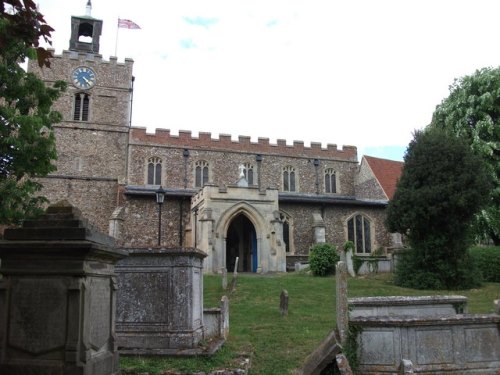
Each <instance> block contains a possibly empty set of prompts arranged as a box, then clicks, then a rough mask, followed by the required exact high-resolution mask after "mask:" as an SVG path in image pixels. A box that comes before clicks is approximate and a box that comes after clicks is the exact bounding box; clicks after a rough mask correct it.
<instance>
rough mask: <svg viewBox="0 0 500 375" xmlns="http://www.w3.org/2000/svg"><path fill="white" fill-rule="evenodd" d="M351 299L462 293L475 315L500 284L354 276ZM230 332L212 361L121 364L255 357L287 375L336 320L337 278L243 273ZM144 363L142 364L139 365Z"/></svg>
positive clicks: (217, 289) (143, 366) (258, 364)
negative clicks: (444, 284)
mask: <svg viewBox="0 0 500 375" xmlns="http://www.w3.org/2000/svg"><path fill="white" fill-rule="evenodd" d="M204 283H205V307H212V306H217V305H218V301H219V300H220V297H221V296H222V295H223V294H224V291H223V290H222V288H221V278H220V276H215V275H207V276H205V278H204ZM282 289H286V290H287V291H288V295H289V315H288V316H285V317H282V316H281V315H280V313H279V296H280V293H281V290H282ZM348 289H349V297H360V296H383V295H436V294H458V295H464V296H467V297H468V299H469V312H470V313H491V312H493V300H494V299H500V284H498V283H486V284H485V285H484V286H483V287H482V288H481V289H475V290H470V291H453V292H448V291H417V290H411V289H404V288H400V287H397V286H394V285H393V284H392V283H391V282H390V278H389V275H387V274H386V275H382V274H380V275H375V276H369V277H364V278H351V279H349V282H348ZM229 320H230V336H229V340H228V341H227V343H226V345H225V347H224V348H223V349H222V351H221V352H219V353H218V354H216V355H215V356H213V357H212V358H209V359H203V358H194V359H188V360H176V359H153V360H149V359H122V360H121V363H122V367H124V368H134V369H135V370H141V371H155V370H160V369H166V368H170V369H172V368H176V369H179V370H183V371H193V372H194V371H196V370H198V371H208V370H211V369H214V368H223V367H226V366H237V365H238V359H239V358H240V357H241V356H242V355H243V356H251V360H252V371H251V374H260V375H264V374H269V375H271V374H273V375H280V374H287V373H290V371H291V370H293V369H295V368H298V367H299V366H300V365H301V363H302V361H303V360H304V358H305V357H306V356H307V355H308V354H309V353H310V352H311V351H312V350H314V348H315V347H316V346H317V345H318V344H319V343H320V342H321V340H322V339H323V338H324V337H326V335H327V334H328V333H329V331H330V330H331V329H333V328H334V324H335V278H334V277H326V278H318V277H312V276H308V275H305V274H296V273H290V274H279V275H272V276H258V275H239V277H238V283H237V287H236V291H235V292H234V293H233V294H232V295H231V296H230V318H229ZM139 365H140V366H139Z"/></svg>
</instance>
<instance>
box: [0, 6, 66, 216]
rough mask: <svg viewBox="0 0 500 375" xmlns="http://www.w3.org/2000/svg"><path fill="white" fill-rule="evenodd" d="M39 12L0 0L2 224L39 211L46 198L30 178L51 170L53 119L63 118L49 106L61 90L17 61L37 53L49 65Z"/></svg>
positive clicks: (62, 86) (60, 85)
mask: <svg viewBox="0 0 500 375" xmlns="http://www.w3.org/2000/svg"><path fill="white" fill-rule="evenodd" d="M51 31H52V28H51V27H50V26H48V25H47V24H46V23H45V21H44V18H43V16H42V15H41V14H40V13H39V12H38V11H37V9H36V5H35V4H34V3H33V2H32V1H31V0H24V1H21V0H5V1H4V0H0V223H2V224H15V223H18V222H19V221H21V220H22V219H23V218H25V217H27V216H31V215H33V214H36V213H38V212H40V210H41V205H42V203H44V202H45V201H46V199H45V198H43V197H41V196H37V193H38V192H39V191H40V189H41V185H40V183H38V182H36V180H35V179H34V178H36V177H42V176H46V175H47V174H48V173H49V172H51V171H53V170H55V166H54V165H53V164H52V161H53V160H54V159H55V158H56V149H55V137H54V135H53V133H52V124H53V123H56V122H58V121H60V120H61V115H60V114H59V113H58V112H54V111H52V110H51V106H52V103H53V102H54V101H55V100H56V99H57V98H58V97H59V95H60V93H61V92H62V91H63V90H64V89H65V87H66V86H65V85H66V84H65V83H64V82H56V83H55V84H54V85H53V87H46V86H45V84H44V83H43V82H42V81H41V80H40V79H39V78H38V77H36V76H35V75H34V74H32V73H27V72H25V71H24V69H23V68H22V67H21V66H20V64H19V63H20V62H22V61H24V60H25V59H26V58H28V57H29V58H38V62H39V65H40V66H49V56H50V53H49V52H48V51H46V50H45V49H44V48H43V47H40V46H39V39H40V38H44V39H45V41H46V42H49V43H50V32H51Z"/></svg>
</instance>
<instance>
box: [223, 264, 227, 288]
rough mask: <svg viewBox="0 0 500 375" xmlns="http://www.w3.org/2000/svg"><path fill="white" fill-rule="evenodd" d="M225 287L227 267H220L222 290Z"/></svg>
mask: <svg viewBox="0 0 500 375" xmlns="http://www.w3.org/2000/svg"><path fill="white" fill-rule="evenodd" d="M226 289H227V269H226V268H223V269H222V290H226Z"/></svg>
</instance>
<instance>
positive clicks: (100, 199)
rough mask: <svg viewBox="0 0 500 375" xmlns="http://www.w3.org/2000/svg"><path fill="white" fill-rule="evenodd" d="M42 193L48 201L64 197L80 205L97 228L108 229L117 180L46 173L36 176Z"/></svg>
mask: <svg viewBox="0 0 500 375" xmlns="http://www.w3.org/2000/svg"><path fill="white" fill-rule="evenodd" d="M39 181H40V182H41V183H42V184H43V186H44V189H43V191H42V194H43V195H44V196H46V197H47V198H48V199H49V201H50V202H52V203H56V202H59V201H61V200H67V201H68V202H69V203H70V204H72V205H73V206H75V207H81V210H80V211H81V212H82V215H83V216H84V217H85V218H86V219H87V220H88V221H89V222H91V223H92V225H94V226H95V227H96V228H97V229H98V230H99V231H100V232H102V233H108V228H109V219H110V217H111V215H112V213H113V211H114V209H115V207H116V204H117V201H116V200H117V190H118V184H117V181H116V180H113V179H105V178H103V179H99V178H79V177H59V176H52V177H51V176H49V177H47V178H42V179H39Z"/></svg>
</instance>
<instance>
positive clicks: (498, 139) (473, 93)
mask: <svg viewBox="0 0 500 375" xmlns="http://www.w3.org/2000/svg"><path fill="white" fill-rule="evenodd" d="M431 126H432V127H436V128H441V129H445V130H446V131H448V132H449V133H451V134H453V135H454V136H456V137H457V138H462V139H465V140H467V143H468V144H469V146H470V147H471V149H472V150H473V151H474V153H475V154H477V155H479V156H480V157H481V158H482V159H483V160H484V161H485V162H486V163H487V166H488V171H489V174H490V178H491V180H492V181H493V184H494V189H493V190H492V195H491V201H490V202H489V203H488V205H487V206H486V207H485V208H484V209H483V210H482V211H481V212H480V214H479V215H478V217H477V221H476V227H477V228H478V229H479V230H480V232H483V233H485V234H486V235H487V236H489V237H490V238H492V239H493V241H494V242H495V244H496V245H500V67H497V68H495V69H493V68H484V69H481V70H477V71H476V72H475V73H474V74H473V75H470V76H465V77H462V78H460V79H456V80H455V82H454V83H453V85H451V87H450V95H449V96H448V97H447V98H446V99H444V100H443V102H442V103H441V104H440V105H438V106H437V107H436V111H435V112H434V114H433V118H432V122H431Z"/></svg>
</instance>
